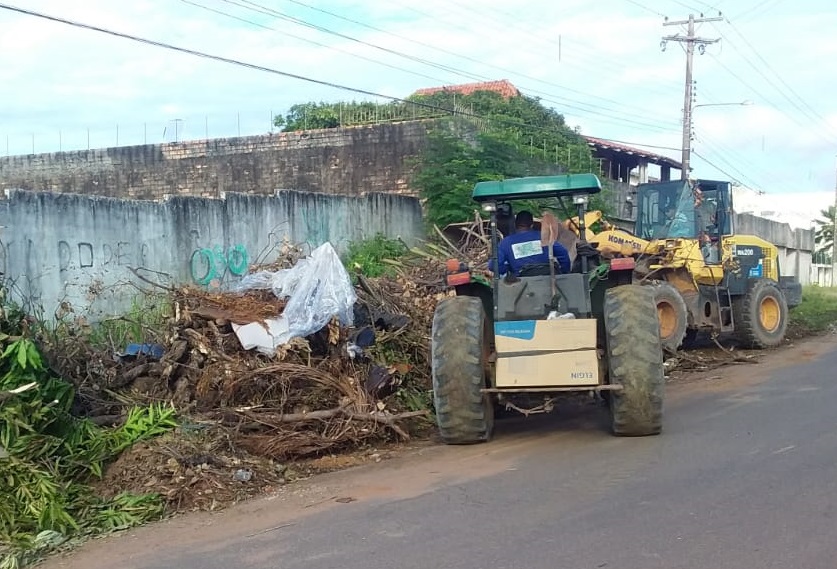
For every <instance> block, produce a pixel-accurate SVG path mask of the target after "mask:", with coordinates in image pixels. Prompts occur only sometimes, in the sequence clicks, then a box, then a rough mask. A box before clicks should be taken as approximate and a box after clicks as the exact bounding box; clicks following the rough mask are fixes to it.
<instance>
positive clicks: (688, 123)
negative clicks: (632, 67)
mask: <svg viewBox="0 0 837 569" xmlns="http://www.w3.org/2000/svg"><path fill="white" fill-rule="evenodd" d="M721 20H723V18H722V17H720V12H719V13H718V17H717V18H704V17H703V14H701V16H700V18H695V15H694V14H689V19H688V20H678V21H675V22H669V21H668V18H666V21H665V22H663V25H664V26H683V25H685V26H687V27H686V35H685V36H683V35H680V34H677V35H676V36H664V37H663V41H662V43H661V44H660V45H661V47H662V48H663V51H665V49H666V42H669V41H676V42H678V43H685V44H686V92H685V94H684V96H683V143H682V144H681V148H682V152H683V153H682V159H681V162H682V169H681V171H680V179H681V180H687V179H688V178H689V170H690V169H691V158H692V103H693V102H694V98H693V96H692V87H693V86H694V81H693V80H692V59H693V58H694V55H695V45H697V46H698V51H699V52H700V54H701V55H703V52H704V51H705V50H706V46H707V45H709V44H713V43H717V42H718V41H720V38H715V39H706V38H699V37H696V36H695V24H702V23H704V22H719V21H721Z"/></svg>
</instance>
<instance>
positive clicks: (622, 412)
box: [604, 285, 665, 437]
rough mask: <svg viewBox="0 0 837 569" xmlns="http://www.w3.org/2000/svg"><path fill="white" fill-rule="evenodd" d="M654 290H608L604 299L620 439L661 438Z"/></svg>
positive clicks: (661, 393)
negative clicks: (615, 388) (656, 436)
mask: <svg viewBox="0 0 837 569" xmlns="http://www.w3.org/2000/svg"><path fill="white" fill-rule="evenodd" d="M653 307H654V291H653V290H652V289H650V288H649V287H646V286H639V285H624V286H617V287H614V288H611V289H608V290H607V291H606V292H605V299H604V325H605V330H606V334H607V363H608V382H609V383H610V384H611V385H618V386H621V389H620V390H614V391H611V392H610V414H611V419H612V427H613V433H614V434H615V435H617V436H627V437H640V436H647V435H658V434H660V432H661V431H662V423H663V396H664V391H665V375H664V373H663V348H662V342H661V340H660V332H659V330H660V322H659V318H658V316H657V311H656V310H654V309H653Z"/></svg>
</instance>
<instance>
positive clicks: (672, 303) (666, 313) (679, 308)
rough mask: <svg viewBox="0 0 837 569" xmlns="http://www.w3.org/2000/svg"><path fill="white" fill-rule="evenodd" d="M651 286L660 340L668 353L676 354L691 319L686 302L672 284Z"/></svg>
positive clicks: (657, 283) (654, 284)
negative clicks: (658, 321) (658, 323)
mask: <svg viewBox="0 0 837 569" xmlns="http://www.w3.org/2000/svg"><path fill="white" fill-rule="evenodd" d="M650 286H651V287H652V288H653V290H654V302H655V304H656V305H657V318H658V319H659V320H660V340H661V341H662V343H663V348H664V349H665V350H666V351H668V352H671V353H675V352H677V349H678V348H679V347H680V346H681V345H682V344H683V339H684V338H685V337H686V326H687V323H688V322H687V321H688V318H689V315H688V311H687V310H686V301H685V300H683V297H682V296H681V295H680V292H678V290H677V289H676V288H674V286H673V285H672V284H671V283H668V282H666V281H657V282H654V283H653V284H651V285H650Z"/></svg>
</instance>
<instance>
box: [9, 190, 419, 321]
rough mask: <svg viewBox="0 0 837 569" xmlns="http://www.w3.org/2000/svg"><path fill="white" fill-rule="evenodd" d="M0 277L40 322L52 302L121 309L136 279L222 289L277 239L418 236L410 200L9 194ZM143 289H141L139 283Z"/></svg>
mask: <svg viewBox="0 0 837 569" xmlns="http://www.w3.org/2000/svg"><path fill="white" fill-rule="evenodd" d="M0 226H4V227H3V228H2V229H0V273H2V277H0V278H3V279H4V280H5V281H6V283H7V284H8V285H10V287H11V289H12V292H13V294H14V295H15V297H16V298H17V299H18V300H21V301H23V302H25V303H26V304H27V306H28V308H29V309H30V310H38V309H43V310H44V311H45V314H46V316H50V315H51V314H52V313H53V311H54V310H55V309H56V308H57V307H58V306H59V304H60V303H61V302H62V301H66V302H68V303H69V304H70V305H72V306H73V307H74V308H75V309H77V310H79V311H82V312H84V313H85V314H86V315H87V316H88V317H90V318H93V319H96V318H100V317H102V316H109V315H115V314H120V313H124V312H125V311H127V310H128V309H130V306H131V302H132V300H133V298H134V297H135V296H136V293H137V288H136V286H135V285H138V284H141V280H140V279H139V278H138V277H137V276H136V274H135V273H134V271H136V272H137V273H139V274H140V275H142V276H143V277H145V278H147V279H149V280H151V281H154V282H159V283H162V284H167V285H170V284H181V283H189V282H193V283H196V284H199V285H201V286H221V287H225V286H229V285H231V284H234V283H235V282H237V280H238V279H239V278H240V277H241V276H242V275H243V274H245V273H246V269H247V265H248V263H251V262H253V261H254V260H258V261H259V262H269V261H271V260H273V259H275V258H276V256H277V253H278V250H279V248H280V247H281V245H282V241H283V238H284V237H287V238H288V239H289V240H290V241H291V242H293V243H304V244H307V245H308V246H309V247H310V248H311V249H313V248H314V247H316V246H318V245H321V244H322V243H324V242H326V241H330V242H331V243H332V244H333V245H334V246H335V248H336V249H337V250H338V252H340V253H342V252H344V251H345V248H346V246H347V244H348V243H349V242H350V241H352V240H357V239H361V238H364V237H372V236H374V235H375V234H376V233H378V232H381V233H383V234H385V235H387V236H390V237H395V236H401V237H402V238H403V239H404V240H405V241H407V242H408V243H410V242H413V241H414V240H415V239H416V238H419V237H420V236H421V234H422V214H421V207H420V204H419V202H418V200H416V199H414V198H410V197H406V196H395V195H387V194H368V195H366V196H364V197H350V196H330V195H325V194H315V193H306V192H296V191H280V192H277V195H276V196H275V197H266V196H251V195H243V194H227V195H226V196H224V198H223V199H210V198H193V197H176V198H171V199H167V200H165V201H162V202H151V201H141V200H118V199H113V198H104V197H89V196H80V195H76V194H54V193H33V192H24V191H14V192H9V195H8V199H7V200H5V201H3V202H0ZM142 286H145V288H148V287H147V285H142Z"/></svg>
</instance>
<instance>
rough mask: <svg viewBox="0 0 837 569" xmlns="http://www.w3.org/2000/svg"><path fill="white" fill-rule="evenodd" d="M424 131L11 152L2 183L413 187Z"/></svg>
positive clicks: (214, 189) (158, 189)
mask: <svg viewBox="0 0 837 569" xmlns="http://www.w3.org/2000/svg"><path fill="white" fill-rule="evenodd" d="M425 137H426V126H425V123H424V122H421V121H418V122H404V123H388V124H376V125H366V126H357V127H347V128H338V129H328V130H310V131H299V132H288V133H276V134H266V135H261V136H248V137H240V138H216V139H212V140H198V141H186V142H178V143H166V144H149V145H144V146H122V147H115V148H103V149H97V150H84V151H78V152H57V153H52V154H30V155H24V156H11V157H4V158H0V189H23V190H34V191H49V192H67V193H78V194H86V195H100V196H109V197H117V198H135V199H146V200H154V199H162V198H163V196H164V195H167V194H168V195H175V196H201V197H218V196H220V195H221V194H222V193H223V192H240V193H247V194H259V195H272V194H273V192H274V191H275V190H276V189H284V188H293V189H295V190H304V191H312V192H323V193H328V194H348V195H360V194H363V193H366V192H385V193H408V178H409V169H410V165H409V159H410V157H412V156H415V155H416V154H417V153H418V151H419V149H420V148H421V146H422V145H423V144H424V141H425Z"/></svg>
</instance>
